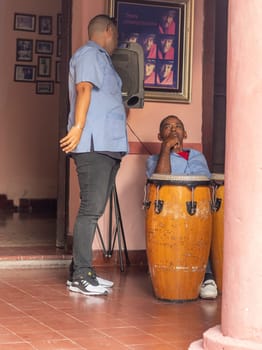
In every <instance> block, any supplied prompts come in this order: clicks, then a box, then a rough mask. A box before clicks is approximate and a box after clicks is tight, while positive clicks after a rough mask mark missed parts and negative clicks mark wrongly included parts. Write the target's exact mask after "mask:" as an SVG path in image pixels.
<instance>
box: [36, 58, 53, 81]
mask: <svg viewBox="0 0 262 350" xmlns="http://www.w3.org/2000/svg"><path fill="white" fill-rule="evenodd" d="M37 76H38V77H50V76H51V57H46V56H38V65H37Z"/></svg>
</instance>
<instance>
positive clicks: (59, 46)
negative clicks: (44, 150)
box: [56, 38, 62, 57]
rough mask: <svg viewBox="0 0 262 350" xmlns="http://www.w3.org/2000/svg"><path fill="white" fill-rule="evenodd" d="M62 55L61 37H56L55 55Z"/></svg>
mask: <svg viewBox="0 0 262 350" xmlns="http://www.w3.org/2000/svg"><path fill="white" fill-rule="evenodd" d="M61 55H62V39H61V38H57V41H56V56H57V57H61Z"/></svg>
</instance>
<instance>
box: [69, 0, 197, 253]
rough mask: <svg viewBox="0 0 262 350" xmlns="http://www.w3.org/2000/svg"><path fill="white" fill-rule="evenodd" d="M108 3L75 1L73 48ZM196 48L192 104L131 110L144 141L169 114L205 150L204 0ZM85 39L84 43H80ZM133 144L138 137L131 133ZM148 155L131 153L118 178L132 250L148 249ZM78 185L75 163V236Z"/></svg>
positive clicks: (153, 137)
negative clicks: (144, 207) (145, 201)
mask: <svg viewBox="0 0 262 350" xmlns="http://www.w3.org/2000/svg"><path fill="white" fill-rule="evenodd" d="M107 3H108V1H102V0H100V1H96V2H90V1H88V0H75V1H74V2H73V4H74V5H73V33H72V34H73V36H72V39H73V49H76V48H77V47H79V46H80V45H82V44H83V43H84V42H85V40H86V27H87V23H88V21H89V19H90V18H91V17H92V16H93V15H96V14H98V13H104V12H106V5H107ZM194 17H195V19H194V48H193V86H192V102H191V103H190V104H177V103H157V102H154V103H149V102H146V103H145V106H144V108H143V109H141V110H139V109H136V110H135V109H134V110H130V113H129V116H128V123H129V124H130V126H131V127H132V129H133V130H134V131H135V133H136V134H137V135H138V136H139V138H140V139H141V140H142V141H144V142H157V130H158V126H159V122H160V120H161V119H162V117H164V116H166V115H168V114H171V113H172V114H177V115H178V116H180V117H181V118H182V119H183V121H184V123H185V125H186V128H187V131H188V139H187V142H188V143H194V144H196V146H197V147H198V148H201V137H202V134H201V127H202V50H203V44H202V43H203V0H197V1H195V16H194ZM80 39H81V40H80ZM129 141H132V142H136V141H137V140H136V138H135V137H134V136H133V135H132V134H131V133H130V132H129ZM146 158H147V156H146V155H139V154H136V155H135V154H129V155H128V156H126V157H125V158H124V159H123V162H122V165H121V168H120V171H119V174H118V178H117V190H118V196H119V201H120V207H121V214H122V220H123V224H124V230H125V237H126V241H127V247H128V249H129V250H140V249H145V229H144V221H145V213H144V211H143V210H142V203H143V197H144V184H145V180H146V179H145V161H146ZM78 198H79V194H78V184H77V180H76V175H75V171H74V165H73V164H71V179H70V218H69V219H70V225H69V233H70V234H72V230H73V223H74V219H75V215H76V213H77V209H78V204H79V199H78ZM107 220H108V218H107V216H106V215H105V216H104V217H103V218H101V220H100V228H101V229H102V231H103V235H104V236H105V237H106V236H107ZM94 249H100V244H99V240H98V239H97V236H96V239H95V242H94Z"/></svg>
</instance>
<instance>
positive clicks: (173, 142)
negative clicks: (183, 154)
mask: <svg viewBox="0 0 262 350" xmlns="http://www.w3.org/2000/svg"><path fill="white" fill-rule="evenodd" d="M163 147H164V148H166V149H169V151H174V152H176V153H177V152H180V151H181V148H182V147H181V142H180V140H179V138H178V136H177V134H176V133H170V135H169V136H168V137H167V138H166V139H165V141H163Z"/></svg>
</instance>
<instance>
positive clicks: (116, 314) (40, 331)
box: [0, 267, 221, 350]
mask: <svg viewBox="0 0 262 350" xmlns="http://www.w3.org/2000/svg"><path fill="white" fill-rule="evenodd" d="M97 272H98V273H99V274H100V275H101V276H104V277H107V278H109V279H112V280H113V281H114V282H115V286H114V287H113V288H112V291H111V292H110V294H109V295H108V296H83V295H80V294H76V293H72V292H69V291H68V290H67V288H66V287H65V281H66V278H67V269H66V268H59V269H55V268H53V269H50V268H49V269H48V268H45V269H12V270H0V276H1V282H0V349H1V350H6V349H10V350H11V349H12V350H27V349H40V350H50V349H52V350H60V349H61V350H62V349H63V350H66V349H88V350H96V349H111V350H127V349H130V350H169V349H170V350H171V349H173V350H174V349H176V350H185V349H187V348H188V345H189V344H190V343H191V342H192V341H194V340H197V339H199V338H201V337H202V333H203V331H205V330H206V329H208V328H210V327H212V326H214V325H216V324H219V323H220V304H221V298H220V297H219V298H218V299H217V300H216V301H204V300H197V301H194V302H187V303H168V302H163V301H159V300H157V299H156V298H155V297H154V296H153V293H152V288H151V280H150V277H149V275H148V273H147V271H146V270H145V268H143V267H140V268H139V267H128V268H127V269H126V270H125V271H124V272H120V270H119V268H118V267H113V268H112V267H103V268H97Z"/></svg>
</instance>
